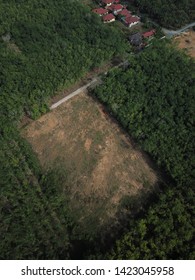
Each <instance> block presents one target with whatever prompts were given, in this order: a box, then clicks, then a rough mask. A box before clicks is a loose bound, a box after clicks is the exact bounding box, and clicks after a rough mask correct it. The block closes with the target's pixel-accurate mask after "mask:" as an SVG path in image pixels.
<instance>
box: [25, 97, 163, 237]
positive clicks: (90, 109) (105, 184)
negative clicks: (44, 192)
mask: <svg viewBox="0 0 195 280" xmlns="http://www.w3.org/2000/svg"><path fill="white" fill-rule="evenodd" d="M23 135H24V136H25V137H26V138H27V139H28V141H29V142H30V143H31V144H32V147H33V149H34V151H35V152H36V153H37V155H38V157H39V159H40V162H41V164H42V166H43V168H44V169H45V170H47V169H49V168H56V166H57V167H58V168H64V169H65V170H67V179H66V182H64V181H62V187H63V189H64V191H65V192H66V194H67V196H68V200H69V207H70V209H71V212H72V214H73V216H74V217H75V219H77V221H78V223H79V225H80V227H79V228H80V230H82V231H83V233H86V234H87V233H89V234H91V233H94V232H95V231H96V230H100V229H101V228H103V227H105V226H106V225H107V224H109V223H110V222H111V221H117V218H116V213H117V211H118V209H119V207H120V205H121V203H122V201H123V200H124V199H125V198H127V197H134V196H136V195H137V194H140V193H145V194H146V193H147V194H148V193H150V192H151V191H153V189H154V186H155V185H156V183H157V181H158V178H157V174H156V173H155V172H154V170H152V168H151V167H150V166H149V164H148V163H147V162H148V160H147V162H146V159H144V156H143V155H142V153H141V152H139V151H138V150H137V149H136V148H135V147H134V145H133V144H132V143H131V141H130V140H129V138H128V137H127V136H126V135H125V133H123V132H122V131H121V129H120V128H119V126H118V125H117V124H116V123H114V122H113V121H112V120H111V118H110V117H109V116H108V115H107V114H106V113H105V112H104V110H103V107H102V105H100V104H98V103H96V102H95V101H94V100H93V99H92V98H91V97H89V96H88V95H86V94H84V93H82V94H81V95H79V96H76V97H74V98H73V99H71V100H68V101H67V102H66V103H64V104H62V105H61V106H60V107H58V108H57V109H55V110H53V111H52V112H50V113H48V114H46V115H44V116H42V117H41V118H40V119H39V120H37V121H34V122H32V123H31V124H29V125H28V126H27V127H26V128H25V129H24V130H23Z"/></svg>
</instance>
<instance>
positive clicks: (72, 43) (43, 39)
mask: <svg viewBox="0 0 195 280" xmlns="http://www.w3.org/2000/svg"><path fill="white" fill-rule="evenodd" d="M0 19H1V21H0V26H1V29H0V38H1V40H0V48H1V57H0V60H1V65H2V70H1V75H2V81H3V83H2V85H1V86H2V88H1V90H2V92H3V94H4V95H5V96H4V100H6V98H8V94H9V100H10V99H12V100H13V101H14V103H15V102H17V103H19V104H18V106H17V108H18V110H19V109H20V110H23V109H25V112H26V113H27V114H29V115H30V116H31V117H33V118H36V117H38V116H39V115H40V114H41V113H45V112H46V110H47V100H48V98H49V97H50V96H52V95H54V94H55V93H56V91H57V90H60V89H62V88H64V87H67V86H69V85H70V84H73V83H74V82H75V81H77V80H78V79H79V78H81V77H82V76H83V75H84V74H85V73H86V72H87V71H89V70H90V69H92V68H94V67H97V66H100V65H101V64H102V63H103V62H105V61H107V60H109V59H110V58H111V57H112V56H113V55H115V54H119V55H120V54H122V53H124V50H125V49H126V43H125V40H123V39H122V37H121V34H120V33H119V32H118V31H117V30H116V29H114V28H109V27H108V26H105V25H103V24H102V22H101V20H100V18H99V17H98V16H96V15H94V14H92V13H91V11H90V9H89V8H87V7H85V6H82V5H80V4H79V3H78V1H77V2H76V3H75V2H74V1H70V0H66V1H64V0H59V1H58V2H57V4H56V3H55V1H51V0H46V1H38V0H33V1H29V0H28V1H22V2H21V1H11V0H10V1H3V3H2V5H1V10H0ZM118 42H120V44H118ZM10 93H12V94H11V97H10ZM15 107H16V106H15Z"/></svg>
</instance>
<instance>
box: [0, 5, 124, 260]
mask: <svg viewBox="0 0 195 280" xmlns="http://www.w3.org/2000/svg"><path fill="white" fill-rule="evenodd" d="M0 2H1V3H0V4H1V6H0V65H1V66H0V258H1V259H59V258H62V259H64V258H69V254H70V252H71V246H72V245H71V244H72V241H70V239H72V238H73V237H72V234H71V232H72V228H73V220H72V218H71V214H70V210H69V209H67V206H66V205H67V204H66V197H65V195H64V193H63V191H62V190H60V188H59V186H60V183H59V181H58V180H60V176H58V177H56V172H50V173H49V174H45V175H44V174H42V171H41V169H40V167H39V164H38V159H37V158H36V157H35V156H34V155H33V152H32V150H31V149H30V147H29V146H28V145H27V143H26V142H25V140H24V139H22V138H21V137H20V136H19V130H18V128H17V127H18V124H19V121H20V119H21V117H22V116H23V115H24V113H25V114H26V115H27V116H30V117H31V118H37V117H39V116H40V114H42V113H45V112H47V110H48V107H47V101H48V98H49V97H51V96H53V95H54V94H55V93H56V91H58V90H60V89H63V88H65V87H67V86H69V85H70V84H72V83H74V82H75V81H77V80H78V79H79V78H81V77H82V76H83V75H84V74H85V73H86V72H87V71H89V70H91V69H92V68H94V67H96V66H99V65H101V64H102V63H104V62H105V61H107V60H109V59H110V58H111V57H113V56H114V55H115V54H117V55H118V54H123V53H124V51H125V49H126V47H127V46H126V43H125V40H123V38H122V37H121V35H120V33H119V32H118V31H116V30H115V29H113V28H112V27H108V26H105V25H103V24H102V23H101V20H100V18H99V17H98V16H96V15H94V14H92V13H91V11H90V10H89V9H88V8H87V7H84V6H82V5H80V4H79V2H78V1H77V2H74V1H71V0H66V1H65V0H63V1H62V0H59V1H52V0H27V1H19V0H18V1H12V0H6V1H3V0H2V1H0ZM118 42H120V44H119V43H118Z"/></svg>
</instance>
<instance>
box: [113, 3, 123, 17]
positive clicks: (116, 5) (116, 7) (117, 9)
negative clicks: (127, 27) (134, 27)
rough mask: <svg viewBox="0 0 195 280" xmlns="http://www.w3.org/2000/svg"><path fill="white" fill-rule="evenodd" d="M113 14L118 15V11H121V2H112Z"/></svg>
mask: <svg viewBox="0 0 195 280" xmlns="http://www.w3.org/2000/svg"><path fill="white" fill-rule="evenodd" d="M112 6H113V10H112V11H113V14H114V15H118V13H119V12H121V11H122V10H123V5H121V4H113V5H112Z"/></svg>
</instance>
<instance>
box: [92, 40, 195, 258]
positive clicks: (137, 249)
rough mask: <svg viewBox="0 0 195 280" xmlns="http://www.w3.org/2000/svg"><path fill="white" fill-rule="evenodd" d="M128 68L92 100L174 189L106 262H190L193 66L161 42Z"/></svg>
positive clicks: (112, 77) (132, 225) (109, 79)
mask: <svg viewBox="0 0 195 280" xmlns="http://www.w3.org/2000/svg"><path fill="white" fill-rule="evenodd" d="M129 62H130V67H129V69H127V70H121V69H120V70H119V69H118V70H115V71H112V72H110V73H109V74H108V76H107V77H106V78H105V81H104V83H103V84H102V85H101V86H99V87H98V88H96V89H95V91H94V94H95V95H96V96H97V97H98V98H99V99H100V100H101V101H102V102H103V103H104V104H105V106H106V107H107V108H108V109H109V110H110V112H111V114H113V115H114V116H115V117H116V118H117V119H118V120H119V122H120V123H121V125H122V126H123V127H124V128H125V129H126V130H127V131H128V132H129V133H130V135H132V136H133V137H134V138H135V139H136V140H137V142H138V143H139V144H140V146H141V147H142V148H143V149H144V150H145V151H146V152H148V153H149V154H150V155H151V156H152V157H153V158H154V159H155V160H156V162H157V163H158V165H159V166H161V167H162V168H164V169H165V170H166V171H167V173H168V174H169V175H170V176H171V177H172V179H173V183H172V185H170V186H166V187H165V189H164V193H162V194H160V195H159V199H158V200H157V202H156V203H154V204H152V205H151V207H149V209H148V212H146V213H142V214H140V217H139V218H138V219H137V221H136V220H132V221H131V223H130V226H129V228H128V233H127V234H126V235H125V236H124V237H123V238H122V239H120V240H119V241H118V242H117V245H116V247H115V248H114V249H113V252H112V254H111V255H109V257H110V258H124V259H126V258H127V259H128V258H131V259H137V258H138V259H142V258H144V259H147V258H148V259H150V258H152V259H155V258H158V259H161V258H163V259H166V258H173V259H174V258H181V259H182V258H192V257H194V255H193V247H192V246H193V245H192V244H193V242H192V241H193V235H194V229H193V224H194V214H195V213H194V212H195V209H194V205H195V204H194V202H195V198H194V189H193V186H194V182H195V180H194V175H195V174H194V163H195V157H194V152H193V151H194V149H195V145H194V141H193V139H194V129H193V123H194V105H195V100H194V92H195V76H194V73H195V63H194V61H192V60H191V59H190V58H189V57H187V56H186V55H185V54H184V53H180V52H178V51H176V50H175V49H174V48H173V47H172V46H170V45H166V43H163V42H162V41H161V42H153V45H151V46H150V47H149V48H147V49H145V51H144V52H142V53H141V54H140V55H137V56H136V57H135V56H134V57H132V59H130V61H129Z"/></svg>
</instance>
